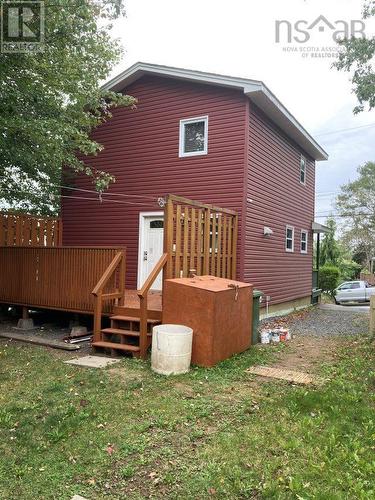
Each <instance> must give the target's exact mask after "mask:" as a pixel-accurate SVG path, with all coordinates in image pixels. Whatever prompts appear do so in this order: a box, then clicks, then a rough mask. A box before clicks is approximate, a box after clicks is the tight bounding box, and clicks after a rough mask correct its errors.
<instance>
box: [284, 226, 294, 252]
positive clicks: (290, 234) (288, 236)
mask: <svg viewBox="0 0 375 500" xmlns="http://www.w3.org/2000/svg"><path fill="white" fill-rule="evenodd" d="M285 251H286V252H294V227H293V226H286V231H285Z"/></svg>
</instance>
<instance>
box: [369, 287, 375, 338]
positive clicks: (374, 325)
mask: <svg viewBox="0 0 375 500" xmlns="http://www.w3.org/2000/svg"><path fill="white" fill-rule="evenodd" d="M370 335H375V295H373V296H372V297H371V300H370Z"/></svg>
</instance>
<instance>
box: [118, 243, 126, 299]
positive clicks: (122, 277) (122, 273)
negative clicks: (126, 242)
mask: <svg viewBox="0 0 375 500" xmlns="http://www.w3.org/2000/svg"><path fill="white" fill-rule="evenodd" d="M121 253H122V259H121V262H120V268H119V273H120V276H119V291H120V293H121V294H122V295H121V297H120V301H119V304H120V306H123V305H124V304H125V273H126V266H125V255H126V250H123V251H122V252H121Z"/></svg>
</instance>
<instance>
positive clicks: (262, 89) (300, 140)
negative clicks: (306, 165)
mask: <svg viewBox="0 0 375 500" xmlns="http://www.w3.org/2000/svg"><path fill="white" fill-rule="evenodd" d="M145 74H155V75H158V76H163V77H167V78H174V79H180V80H189V81H195V82H197V83H203V84H207V85H216V86H221V87H229V88H238V89H241V90H242V91H243V92H244V94H245V95H247V96H248V97H249V99H251V101H252V102H254V103H255V104H256V105H257V106H258V107H259V108H260V109H261V110H262V111H263V113H264V114H265V115H267V116H268V117H269V118H270V119H271V120H272V121H273V122H274V123H275V124H276V125H278V126H279V127H280V128H281V129H282V130H283V131H284V132H285V134H286V135H288V136H289V137H290V138H291V139H293V140H294V141H295V142H296V143H297V144H298V145H299V146H300V147H301V148H302V149H303V150H304V151H306V153H308V154H309V155H310V156H311V157H312V158H314V160H317V161H321V160H327V159H328V154H327V153H326V152H325V151H324V149H323V148H322V147H321V146H320V145H319V144H318V143H317V142H316V141H315V140H314V139H313V137H312V136H311V135H310V134H309V133H308V132H307V131H306V130H305V129H304V128H303V127H302V125H301V124H300V123H299V122H298V121H297V120H296V119H295V118H294V116H293V115H292V114H291V113H289V111H288V110H287V109H286V108H285V107H284V106H283V105H282V104H281V102H280V101H279V100H278V99H277V98H276V97H275V96H274V95H273V94H272V92H270V90H269V89H268V88H267V87H266V86H265V85H264V84H263V83H262V82H260V81H257V80H249V79H244V78H234V77H230V76H224V75H217V74H214V73H205V72H202V71H193V70H189V69H182V68H172V67H169V66H160V65H157V64H148V63H141V62H139V63H136V64H133V66H131V67H130V68H128V69H126V70H125V71H123V72H122V73H120V74H119V75H117V76H115V77H114V78H112V80H110V81H108V82H107V83H105V84H104V85H103V86H102V88H103V89H105V90H113V91H115V92H120V91H122V90H124V88H125V87H126V86H128V85H130V84H131V83H133V82H134V81H136V80H138V79H139V78H141V77H142V76H143V75H145Z"/></svg>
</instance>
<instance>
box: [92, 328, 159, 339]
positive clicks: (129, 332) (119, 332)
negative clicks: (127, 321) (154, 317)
mask: <svg viewBox="0 0 375 500" xmlns="http://www.w3.org/2000/svg"><path fill="white" fill-rule="evenodd" d="M101 332H102V333H106V334H107V335H125V336H127V335H129V336H130V337H139V332H135V331H134V330H124V329H122V328H103V330H101ZM147 335H152V333H148V334H147Z"/></svg>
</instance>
